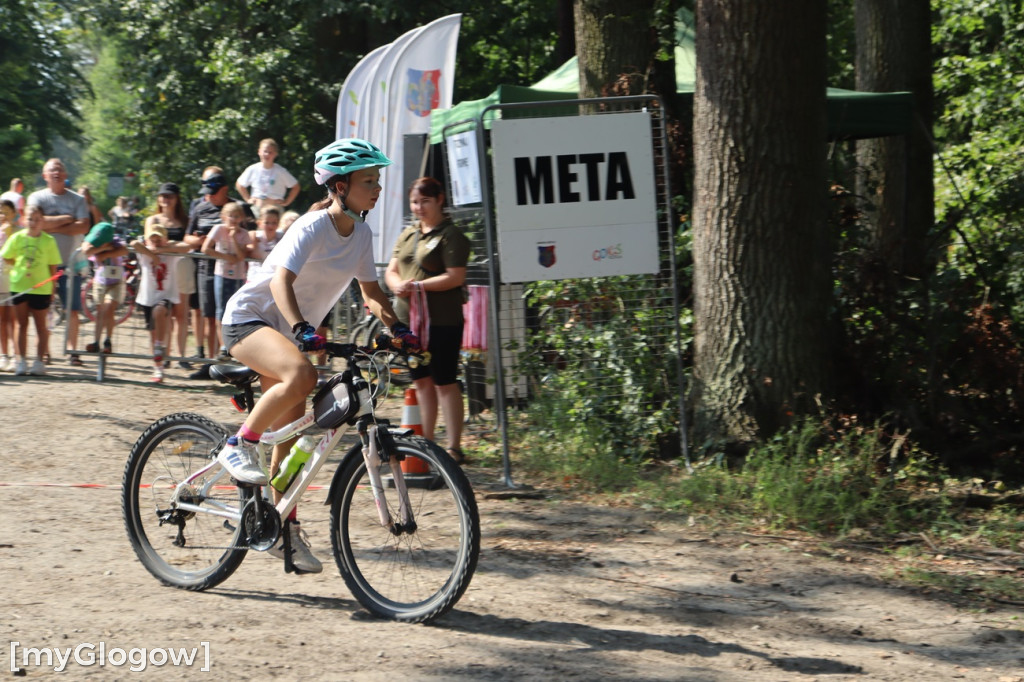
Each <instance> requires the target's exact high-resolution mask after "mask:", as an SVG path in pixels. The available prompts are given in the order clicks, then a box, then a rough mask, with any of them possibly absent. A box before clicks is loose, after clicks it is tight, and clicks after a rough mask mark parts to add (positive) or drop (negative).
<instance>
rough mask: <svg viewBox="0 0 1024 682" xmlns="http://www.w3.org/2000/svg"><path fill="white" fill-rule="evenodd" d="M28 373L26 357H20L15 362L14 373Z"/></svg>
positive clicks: (20, 374) (21, 374)
mask: <svg viewBox="0 0 1024 682" xmlns="http://www.w3.org/2000/svg"><path fill="white" fill-rule="evenodd" d="M26 374H28V363H26V362H25V358H18V360H17V361H16V362H15V363H14V375H15V376H19V377H23V376H25V375H26Z"/></svg>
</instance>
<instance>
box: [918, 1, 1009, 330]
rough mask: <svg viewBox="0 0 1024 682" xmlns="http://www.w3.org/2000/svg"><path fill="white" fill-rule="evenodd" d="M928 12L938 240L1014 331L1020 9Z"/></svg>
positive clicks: (951, 7) (946, 4) (986, 4)
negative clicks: (977, 280) (931, 16)
mask: <svg viewBox="0 0 1024 682" xmlns="http://www.w3.org/2000/svg"><path fill="white" fill-rule="evenodd" d="M935 9H936V11H937V13H936V16H937V21H936V22H935V23H934V26H933V44H934V47H935V55H936V59H935V76H934V83H935V95H936V109H935V110H936V113H937V120H936V138H937V140H938V141H939V143H940V145H941V146H940V152H941V153H940V156H939V160H940V162H941V166H940V167H939V169H940V171H941V172H939V173H938V174H937V176H936V214H937V216H938V218H939V228H940V229H939V230H938V231H937V233H936V240H937V242H938V243H939V244H943V243H945V242H946V240H950V239H951V240H952V241H953V247H952V249H951V252H950V253H949V259H950V263H951V265H953V266H954V267H957V268H959V269H961V270H963V271H965V272H966V273H967V274H968V275H970V276H972V277H983V278H984V279H985V282H984V283H983V284H984V285H985V286H989V287H991V289H992V290H991V291H990V292H989V296H990V297H992V298H994V299H995V300H996V301H998V302H1000V303H1003V304H1004V305H1005V306H1006V309H1007V310H1008V311H1009V313H1010V314H1011V316H1012V318H1013V320H1014V323H1015V324H1016V325H1018V326H1020V325H1021V324H1022V323H1024V304H1022V303H1021V298H1020V296H1019V295H1018V294H1019V293H1021V291H1022V288H1024V287H1022V282H1021V278H1020V275H1019V272H1020V267H1019V266H1020V265H1021V263H1022V260H1024V254H1022V248H1021V243H1022V238H1024V233H1022V231H1021V219H1022V218H1024V157H1022V155H1021V154H1020V147H1021V145H1022V144H1024V121H1022V119H1021V116H1020V112H1021V110H1022V108H1024V88H1022V87H1021V85H1022V81H1021V77H1020V74H1021V73H1022V72H1024V57H1022V56H1021V55H1022V54H1024V52H1022V51H1024V30H1022V28H1024V7H1022V6H1021V4H1020V3H1007V2H996V1H993V0H983V1H980V2H973V1H968V0H941V2H936V3H935ZM953 228H958V229H957V232H955V233H954V232H952V230H953Z"/></svg>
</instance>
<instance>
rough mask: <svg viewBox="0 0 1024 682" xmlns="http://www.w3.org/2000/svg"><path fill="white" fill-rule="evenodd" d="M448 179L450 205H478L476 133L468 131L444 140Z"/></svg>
mask: <svg viewBox="0 0 1024 682" xmlns="http://www.w3.org/2000/svg"><path fill="white" fill-rule="evenodd" d="M446 143H447V145H448V177H449V178H451V182H452V205H454V206H465V205H466V204H479V203H480V202H482V201H483V197H482V196H481V195H480V165H479V162H478V157H477V154H476V132H474V131H472V130H470V131H467V132H465V133H458V134H457V135H452V136H451V137H449V138H447V139H446Z"/></svg>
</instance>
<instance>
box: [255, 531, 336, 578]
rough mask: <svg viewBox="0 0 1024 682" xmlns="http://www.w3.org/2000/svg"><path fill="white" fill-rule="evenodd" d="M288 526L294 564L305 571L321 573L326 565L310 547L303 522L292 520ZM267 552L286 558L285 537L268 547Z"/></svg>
mask: <svg viewBox="0 0 1024 682" xmlns="http://www.w3.org/2000/svg"><path fill="white" fill-rule="evenodd" d="M288 526H289V528H290V531H289V534H290V535H291V541H292V542H291V544H292V566H294V567H295V568H296V569H297V570H299V571H302V572H303V573H320V572H321V571H323V570H324V565H323V564H322V563H320V560H319V559H317V558H316V556H314V554H313V550H311V549H310V548H309V541H308V540H307V539H306V534H305V533H304V532H302V524H300V523H299V522H298V521H292V522H291V523H290V524H288ZM267 554H269V555H270V556H274V557H277V558H278V559H284V538H281V540H280V541H279V542H278V543H277V545H275V546H274V547H272V548H270V549H268V550H267Z"/></svg>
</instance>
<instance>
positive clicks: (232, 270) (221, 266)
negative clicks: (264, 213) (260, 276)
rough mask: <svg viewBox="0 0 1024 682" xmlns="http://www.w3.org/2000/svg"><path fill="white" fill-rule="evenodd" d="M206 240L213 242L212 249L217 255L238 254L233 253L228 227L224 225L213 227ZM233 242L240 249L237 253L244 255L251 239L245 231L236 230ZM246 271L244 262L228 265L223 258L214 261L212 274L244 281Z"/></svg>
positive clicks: (246, 267)
mask: <svg viewBox="0 0 1024 682" xmlns="http://www.w3.org/2000/svg"><path fill="white" fill-rule="evenodd" d="M206 239H207V240H209V241H212V242H213V249H214V250H215V251H216V252H217V253H227V254H231V255H235V254H236V253H238V252H237V251H235V249H234V247H233V246H231V237H229V236H228V226H227V225H225V224H224V223H221V224H220V225H214V226H213V229H212V230H210V232H209V233H208V234H207V235H206ZM235 242H236V243H238V245H239V246H241V247H242V248H241V249H239V251H241V252H242V253H245V247H246V245H247V244H251V243H252V237H251V236H250V235H249V232H248V231H247V230H243V229H242V228H238V229H237V230H236V231H235ZM247 269H248V265H247V264H246V262H245V261H242V262H241V263H229V262H227V261H226V260H224V259H223V258H218V259H217V260H215V261H214V265H213V274H214V275H219V276H220V277H223V278H225V279H245V275H246V272H247Z"/></svg>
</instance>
